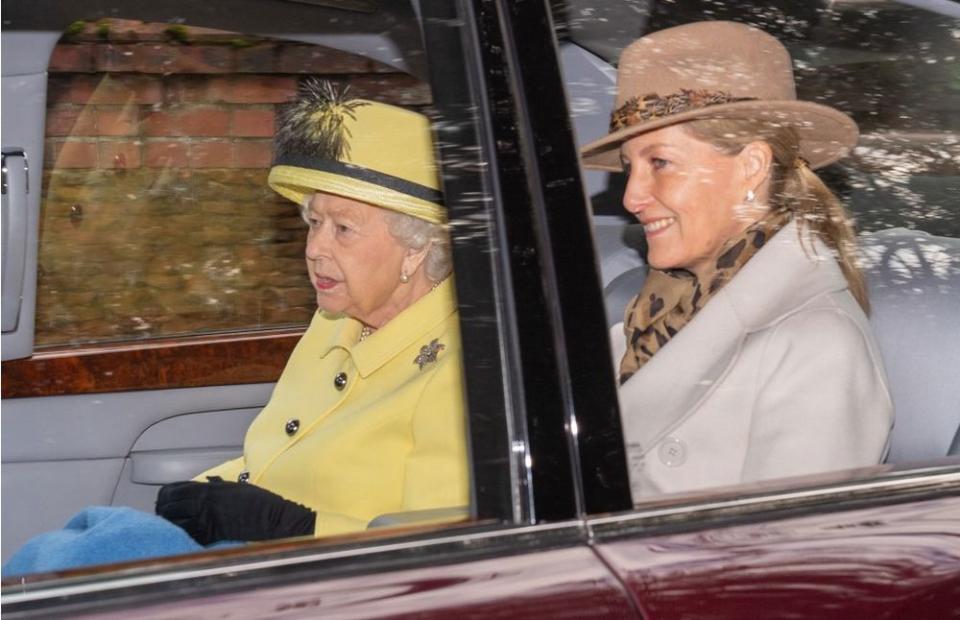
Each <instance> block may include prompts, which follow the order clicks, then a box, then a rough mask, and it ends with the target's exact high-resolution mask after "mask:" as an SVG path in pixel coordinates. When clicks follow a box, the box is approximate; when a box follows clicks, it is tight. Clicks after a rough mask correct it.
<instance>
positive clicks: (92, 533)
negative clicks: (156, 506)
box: [2, 506, 243, 579]
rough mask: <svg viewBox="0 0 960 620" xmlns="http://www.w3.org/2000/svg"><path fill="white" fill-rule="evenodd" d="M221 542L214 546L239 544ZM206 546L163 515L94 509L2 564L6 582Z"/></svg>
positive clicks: (37, 538)
mask: <svg viewBox="0 0 960 620" xmlns="http://www.w3.org/2000/svg"><path fill="white" fill-rule="evenodd" d="M240 544H243V543H240V542H221V543H216V544H214V545H211V547H225V546H234V545H240ZM203 549H204V547H203V546H201V545H200V544H199V543H197V542H196V541H194V540H193V539H192V538H190V535H189V534H187V533H186V532H185V531H183V530H182V529H180V528H179V527H177V526H176V525H174V524H172V523H170V522H169V521H167V520H166V519H163V518H162V517H158V516H156V515H152V514H148V513H146V512H140V511H139V510H134V509H132V508H122V507H113V506H91V507H89V508H85V509H83V510H81V511H80V512H79V513H77V514H76V515H75V516H74V517H73V518H72V519H70V521H69V522H68V523H67V525H66V527H64V529H62V530H58V531H55V532H47V533H46V534H40V535H39V536H34V537H33V538H31V539H30V540H29V541H27V543H26V544H25V545H24V546H23V547H21V548H20V549H19V550H18V551H17V552H16V553H15V554H14V555H13V557H12V558H10V560H9V561H8V562H7V563H6V564H5V565H4V566H3V571H2V574H3V578H4V579H6V578H7V577H11V576H13V575H25V574H27V573H42V572H49V571H57V570H64V569H68V568H78V567H81V566H90V565H93V564H107V563H112V562H124V561H128V560H141V559H144V558H153V557H159V556H165V555H177V554H180V553H192V552H195V551H201V550H203Z"/></svg>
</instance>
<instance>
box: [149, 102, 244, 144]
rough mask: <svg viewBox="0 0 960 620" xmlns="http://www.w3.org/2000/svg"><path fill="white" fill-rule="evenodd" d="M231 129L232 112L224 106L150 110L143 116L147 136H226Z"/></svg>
mask: <svg viewBox="0 0 960 620" xmlns="http://www.w3.org/2000/svg"><path fill="white" fill-rule="evenodd" d="M229 130H230V112H229V111H228V110H226V109H224V108H213V107H205V108H200V107H192V108H185V109H180V110H158V111H149V112H146V113H145V115H144V118H143V133H144V135H147V136H204V137H212V136H226V135H228V134H229Z"/></svg>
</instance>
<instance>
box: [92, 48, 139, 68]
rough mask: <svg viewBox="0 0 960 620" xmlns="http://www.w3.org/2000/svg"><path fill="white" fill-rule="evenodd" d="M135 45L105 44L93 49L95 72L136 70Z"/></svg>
mask: <svg viewBox="0 0 960 620" xmlns="http://www.w3.org/2000/svg"><path fill="white" fill-rule="evenodd" d="M137 47H138V46H136V45H130V44H121V45H117V44H114V43H105V44H101V45H96V46H95V47H94V54H93V56H94V64H95V66H96V70H97V71H116V72H127V73H129V72H132V71H136V70H137V59H136V51H137Z"/></svg>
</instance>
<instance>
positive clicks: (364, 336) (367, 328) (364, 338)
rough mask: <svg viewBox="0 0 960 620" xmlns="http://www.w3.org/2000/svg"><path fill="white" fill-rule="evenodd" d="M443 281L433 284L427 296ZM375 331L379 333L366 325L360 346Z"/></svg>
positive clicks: (362, 332) (358, 339)
mask: <svg viewBox="0 0 960 620" xmlns="http://www.w3.org/2000/svg"><path fill="white" fill-rule="evenodd" d="M443 280H446V278H443V279H442V280H437V281H436V282H434V283H433V286H431V287H430V290H429V291H427V294H430V293H432V292H434V291H435V290H437V287H438V286H440V285H441V284H443ZM375 331H377V330H376V329H374V328H373V327H370V326H369V325H364V326H363V329H361V330H360V337H359V338H357V343H358V344H359V343H361V342H363V341H364V340H366V339H367V338H369V337H370V335H371V334H372V333H373V332H375Z"/></svg>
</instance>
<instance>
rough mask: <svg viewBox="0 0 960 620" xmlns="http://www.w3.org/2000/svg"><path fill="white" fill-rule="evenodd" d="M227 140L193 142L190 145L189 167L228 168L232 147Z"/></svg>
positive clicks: (231, 157)
mask: <svg viewBox="0 0 960 620" xmlns="http://www.w3.org/2000/svg"><path fill="white" fill-rule="evenodd" d="M232 146H233V145H232V144H230V143H229V142H227V141H223V140H221V141H217V142H194V143H193V144H191V145H190V167H191V168H230V167H232V166H231V164H232V160H233V148H232Z"/></svg>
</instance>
